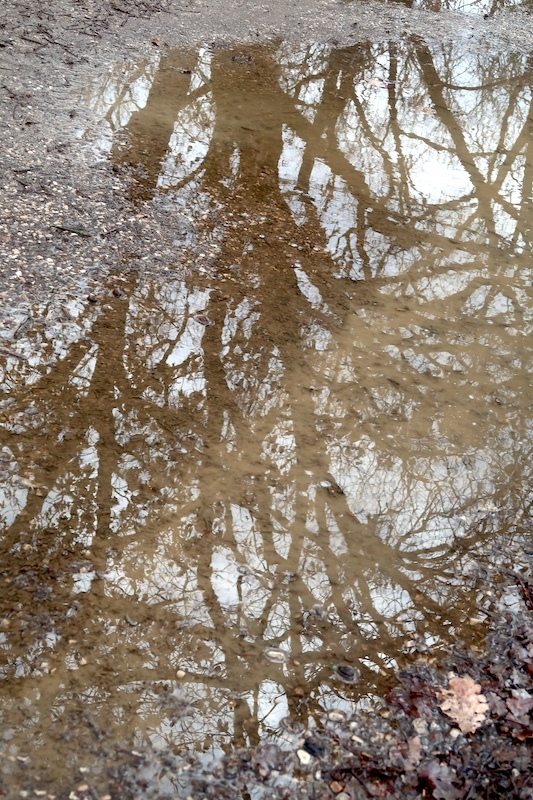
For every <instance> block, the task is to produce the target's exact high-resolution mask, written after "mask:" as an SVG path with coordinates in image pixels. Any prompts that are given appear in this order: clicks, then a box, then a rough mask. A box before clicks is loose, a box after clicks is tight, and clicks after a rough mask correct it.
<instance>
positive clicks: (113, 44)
mask: <svg viewBox="0 0 533 800" xmlns="http://www.w3.org/2000/svg"><path fill="white" fill-rule="evenodd" d="M0 14H1V17H0V92H1V97H2V103H1V105H0V129H1V139H2V164H3V170H2V177H1V180H2V193H1V197H0V218H1V221H2V225H1V226H0V259H1V263H2V269H1V271H0V298H1V300H2V304H1V311H0V325H1V326H2V327H1V328H0V344H1V345H2V346H3V347H6V348H10V346H11V345H10V343H11V342H12V341H13V338H14V337H15V338H16V333H17V330H18V329H19V326H20V323H21V320H23V319H24V318H25V317H26V311H27V309H28V308H30V307H31V306H32V304H34V303H36V302H51V301H54V300H56V299H57V300H58V301H59V300H60V299H61V297H62V296H63V295H65V294H66V293H67V292H68V293H71V294H72V293H74V294H76V295H77V296H79V297H80V298H82V299H83V300H84V302H87V303H90V302H92V300H93V299H94V295H96V296H98V293H99V292H100V291H103V290H104V288H105V286H106V282H107V281H108V278H109V276H110V275H112V274H114V273H116V272H117V271H119V270H127V269H136V268H142V269H144V270H154V271H157V270H164V269H165V268H166V267H167V266H168V265H170V264H172V263H173V260H174V257H175V248H174V245H173V242H174V240H175V238H176V231H177V230H178V229H180V227H181V226H182V225H183V224H184V219H180V217H179V215H178V214H176V213H173V214H170V213H167V212H165V209H164V207H155V206H146V207H143V209H142V211H139V209H138V208H134V207H132V205H131V204H130V202H129V200H128V198H127V195H126V190H125V188H124V186H123V183H122V182H121V180H120V179H119V177H118V176H117V175H116V174H115V173H114V172H113V170H112V168H111V165H108V164H107V163H105V162H100V163H98V164H96V165H94V163H93V161H92V160H91V159H90V158H88V157H87V158H85V159H84V149H83V146H82V145H81V146H80V142H79V138H78V131H79V130H80V128H82V127H83V125H82V123H83V122H84V121H86V120H87V119H88V118H89V111H88V110H87V109H84V108H79V107H77V106H76V105H75V104H74V102H73V96H74V93H73V91H72V89H73V87H75V86H76V85H81V84H82V83H83V81H85V80H86V76H87V75H88V74H90V73H91V70H94V69H96V68H101V66H102V64H105V63H109V64H111V63H115V62H116V61H117V59H120V58H123V59H131V60H136V59H137V60H138V59H142V58H143V57H145V56H146V55H147V54H149V53H150V52H152V51H153V49H154V48H158V49H160V48H165V47H167V46H169V47H180V46H181V47H187V46H189V45H190V46H192V45H194V44H195V43H198V42H200V41H205V42H211V41H213V40H237V41H243V42H244V41H249V40H250V39H253V40H254V41H258V40H259V41H260V40H265V39H277V38H286V39H291V40H310V39H313V40H322V41H324V40H334V41H335V42H338V43H339V44H343V43H350V42H352V43H353V42H356V41H360V40H366V39H370V40H382V39H383V38H387V39H389V40H394V39H401V38H402V37H405V36H413V35H416V36H418V37H421V38H423V39H426V40H428V41H431V40H444V39H449V38H453V37H457V36H461V37H463V38H465V39H467V40H469V41H471V46H472V48H473V49H478V48H481V49H487V48H493V47H494V48H506V47H513V48H514V49H517V50H520V51H522V52H531V53H532V54H533V20H532V17H531V15H529V14H528V13H526V12H525V11H520V10H516V11H502V12H498V13H497V14H495V15H494V16H490V17H488V18H487V19H485V18H484V17H483V16H482V15H479V16H471V17H468V16H462V15H459V14H454V13H448V14H435V13H433V12H429V11H423V10H416V9H415V10H413V9H409V8H407V7H404V6H402V5H395V4H385V3H373V2H366V1H363V0H362V1H361V2H357V3H345V2H337V1H336V0H308V2H305V3H304V2H301V0H300V2H294V3H291V4H287V3H286V2H285V1H284V0H269V2H268V4H267V3H264V4H261V5H259V4H254V3H250V2H234V3H228V2H227V0H225V1H224V2H222V0H207V2H202V1H201V0H198V1H196V0H191V2H185V0H184V1H183V2H176V1H175V0H161V1H160V2H159V3H156V2H154V3H152V2H145V1H144V0H116V2H113V0H110V1H109V2H108V1H107V0H84V2H76V0H57V1H56V2H53V3H48V4H43V3H40V2H39V3H37V2H36V0H8V2H6V3H4V4H3V6H2V10H1V12H0ZM61 226H63V227H64V226H67V227H69V226H76V227H78V228H79V229H80V230H84V231H88V232H90V233H91V236H90V237H84V236H83V235H79V236H69V237H65V236H62V235H61ZM155 242H156V243H157V247H155V245H154V243H155ZM155 250H156V251H157V253H156V254H155ZM124 253H127V254H128V258H127V259H125V257H124ZM509 593H511V594H513V597H514V602H513V604H512V605H511V606H509V604H507V603H506V598H508V597H509ZM483 613H484V614H485V616H486V617H488V618H489V629H490V633H489V636H488V638H487V646H486V650H485V651H484V652H476V653H473V652H468V651H464V652H461V651H458V652H455V653H452V654H450V657H449V659H448V662H447V663H445V664H434V663H432V660H431V657H430V656H428V654H424V656H423V659H422V660H419V661H417V662H416V663H415V664H413V665H412V667H410V668H409V669H408V670H406V671H405V672H403V673H401V674H400V675H399V677H398V685H397V687H396V688H394V689H393V690H392V691H391V692H390V693H389V695H388V696H387V697H386V698H384V699H383V704H382V706H381V708H380V713H379V714H378V715H375V714H373V715H368V714H360V715H358V716H357V717H352V718H346V717H344V716H343V715H342V714H340V713H339V714H338V715H337V716H334V715H332V714H330V715H329V718H328V719H325V720H324V723H323V727H322V728H320V729H317V730H312V731H306V730H299V729H298V728H295V730H294V731H291V734H292V735H293V742H294V746H293V748H292V749H287V750H281V749H279V748H278V747H277V746H276V745H273V744H268V743H267V744H262V745H259V746H258V747H256V748H250V749H247V750H242V751H238V752H235V753H232V754H230V755H227V756H226V757H225V758H224V759H222V760H221V761H220V762H219V763H217V764H214V765H213V764H205V763H204V762H202V761H201V760H200V759H199V758H198V757H196V756H189V755H187V754H181V755H179V756H177V755H176V754H174V753H171V752H168V753H165V752H159V753H157V754H154V753H151V752H146V751H132V750H131V749H128V748H124V749H123V750H117V749H114V750H111V751H109V750H106V747H105V742H104V743H101V744H99V743H96V744H95V748H99V756H100V758H101V761H102V764H103V765H104V772H105V779H106V784H107V786H108V790H107V792H108V793H107V794H102V792H101V790H100V788H98V787H93V786H92V785H91V782H90V780H89V779H87V780H86V781H85V780H79V781H78V785H77V786H72V785H71V786H68V787H59V788H58V790H57V791H56V792H55V794H53V795H52V794H48V795H47V796H48V797H49V798H52V797H54V798H57V799H58V800H60V798H69V800H77V798H79V797H80V798H81V797H93V798H96V797H100V798H102V800H103V798H104V797H107V798H108V800H110V799H111V798H112V800H115V799H116V800H119V798H123V799H124V800H126V799H127V798H140V797H143V798H163V797H176V796H180V797H192V798H195V800H196V798H204V797H205V798H211V797H213V798H214V797H217V798H238V797H246V798H254V800H259V799H260V798H265V799H266V798H285V797H289V796H290V797H294V798H296V797H300V798H328V797H332V798H333V797H337V799H338V800H359V798H367V797H376V798H397V797H398V798H399V797H405V798H418V797H420V798H423V797H426V798H431V797H433V798H436V800H459V798H465V800H466V799H468V800H474V798H487V799H488V798H496V797H498V798H520V800H533V766H532V763H531V760H532V756H531V741H532V739H533V721H532V715H531V712H532V709H533V597H532V587H531V585H530V584H529V583H528V581H527V578H526V577H524V576H523V575H518V574H516V575H507V576H503V579H502V582H501V584H500V591H499V593H497V594H496V595H495V597H494V602H493V605H492V606H491V607H487V608H486V609H484V611H483ZM457 677H460V678H463V679H464V678H470V679H471V683H469V684H468V683H462V684H457V683H455V684H454V683H453V681H454V680H456V679H457ZM454 687H456V688H455V689H454ZM473 687H475V688H473ZM461 691H463V696H462V699H458V695H459V694H460V692H461ZM454 704H455V705H454ZM446 708H447V709H448V712H449V713H448V712H447V711H446V710H445V709H446ZM454 709H455V710H454ZM2 781H3V782H1V783H0V796H4V797H35V796H39V795H40V792H39V791H38V790H35V787H33V786H32V779H31V771H30V772H29V771H28V767H26V766H25V765H24V764H23V763H15V762H14V763H13V764H12V765H11V766H10V767H9V769H8V770H7V771H6V772H5V774H4V776H3V778H2ZM176 786H179V790H178V789H177V788H176ZM45 794H46V793H45Z"/></svg>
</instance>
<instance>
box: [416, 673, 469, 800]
mask: <svg viewBox="0 0 533 800" xmlns="http://www.w3.org/2000/svg"><path fill="white" fill-rule="evenodd" d="M455 680H458V679H455ZM418 777H419V778H422V779H423V780H425V781H426V782H427V784H428V785H429V787H430V789H431V790H432V794H433V797H434V798H435V800H458V799H459V797H461V796H462V792H460V791H459V790H458V789H457V788H456V787H455V786H454V785H453V783H452V780H453V779H454V778H455V777H456V776H455V772H454V771H453V770H452V769H450V767H447V766H446V764H441V763H440V762H439V761H437V759H433V761H430V762H429V763H428V764H426V766H425V767H424V769H422V770H420V772H419V773H418Z"/></svg>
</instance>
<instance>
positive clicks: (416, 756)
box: [407, 736, 422, 769]
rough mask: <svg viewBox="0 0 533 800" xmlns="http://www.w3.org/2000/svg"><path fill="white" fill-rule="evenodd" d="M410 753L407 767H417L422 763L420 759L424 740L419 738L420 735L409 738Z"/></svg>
mask: <svg viewBox="0 0 533 800" xmlns="http://www.w3.org/2000/svg"><path fill="white" fill-rule="evenodd" d="M408 744H409V753H408V762H409V763H408V766H407V769H410V768H412V767H416V766H417V764H420V759H421V757H422V742H421V741H420V739H419V738H418V736H413V738H412V739H409V742H408Z"/></svg>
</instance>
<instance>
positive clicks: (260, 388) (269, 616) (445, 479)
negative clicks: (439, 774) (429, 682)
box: [0, 42, 532, 760]
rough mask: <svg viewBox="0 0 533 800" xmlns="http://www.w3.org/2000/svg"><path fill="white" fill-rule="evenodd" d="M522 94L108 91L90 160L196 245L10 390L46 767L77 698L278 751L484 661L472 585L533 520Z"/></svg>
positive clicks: (239, 56)
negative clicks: (414, 658)
mask: <svg viewBox="0 0 533 800" xmlns="http://www.w3.org/2000/svg"><path fill="white" fill-rule="evenodd" d="M124 75H126V77H124ZM530 78H531V65H530V63H529V62H528V61H527V59H526V58H525V57H523V56H521V55H520V54H510V55H509V54H507V55H502V54H496V55H490V54H486V53H471V52H470V53H469V52H467V51H466V50H465V49H464V47H463V46H462V45H461V44H460V43H456V44H453V45H443V46H442V47H440V48H437V47H434V48H428V47H427V46H425V45H422V44H420V43H417V42H414V43H406V44H404V45H402V46H399V45H380V46H378V45H370V44H368V45H357V46H354V47H351V48H346V49H344V50H343V49H335V48H333V47H331V46H322V45H312V46H309V47H304V46H300V47H297V46H295V45H289V44H287V43H283V44H281V45H279V46H277V47H276V48H271V47H270V48H269V47H265V46H255V47H252V48H249V49H247V50H243V49H242V48H241V49H234V50H229V49H217V48H203V49H202V50H200V52H199V53H197V54H192V53H177V54H176V53H168V54H166V55H164V56H162V57H161V59H160V60H159V62H158V63H156V62H153V63H150V64H145V65H140V66H137V65H136V66H134V67H132V68H131V70H129V71H128V70H126V72H125V73H124V72H123V73H121V75H120V76H119V77H117V76H113V75H107V76H106V75H104V76H101V79H100V80H99V81H98V80H95V81H93V83H92V84H91V86H90V87H89V89H88V91H90V97H88V98H86V100H87V102H89V103H90V105H91V107H92V108H93V109H95V110H96V111H97V112H98V114H99V118H98V123H97V124H96V126H95V128H94V129H93V130H92V131H88V132H87V136H88V138H90V140H91V141H92V144H93V146H94V149H95V152H97V153H102V152H107V153H109V154H110V157H111V158H112V159H113V162H114V164H115V165H116V167H117V169H118V170H119V171H124V170H125V171H128V165H133V166H134V171H133V173H128V174H129V179H130V181H131V183H130V191H131V199H132V201H133V202H135V203H137V204H139V203H142V202H146V201H148V200H151V199H153V198H155V200H153V202H164V203H165V204H167V205H168V206H169V207H171V208H174V209H175V210H176V213H180V214H181V215H186V217H187V218H188V224H187V227H186V229H185V230H184V234H183V237H182V239H181V240H180V241H179V243H177V249H176V262H177V263H176V270H175V272H174V273H167V274H165V275H161V276H159V277H154V276H153V275H152V276H143V275H142V274H141V275H139V276H138V277H137V278H136V279H131V280H129V281H125V282H123V284H122V288H121V291H120V292H116V293H115V294H114V295H112V296H110V298H109V301H108V302H106V304H105V305H104V306H103V307H102V308H101V309H93V310H92V311H91V312H90V313H89V312H88V313H89V315H88V316H86V317H83V316H82V315H81V312H80V311H77V312H76V313H74V311H75V310H74V311H73V313H72V314H70V315H69V318H66V319H65V321H64V323H63V327H62V331H63V332H62V334H61V335H62V336H63V337H64V339H63V345H61V347H60V346H59V345H58V346H57V350H56V352H55V353H54V354H53V355H52V357H51V358H50V359H49V360H48V361H47V362H46V363H44V362H43V363H39V362H35V363H32V364H30V363H27V362H21V361H19V362H16V361H14V360H13V359H12V360H10V361H8V364H7V367H6V368H5V370H4V372H3V375H2V382H3V388H4V390H5V391H6V392H7V391H11V392H12V393H13V400H12V402H10V403H9V404H4V406H3V409H2V410H3V421H2V439H3V441H2V462H1V466H2V470H3V473H4V490H3V491H4V494H3V505H2V519H3V521H4V532H3V535H2V540H1V552H2V556H3V558H2V563H3V564H4V568H3V575H4V579H5V581H6V585H7V586H8V587H9V594H8V595H3V602H4V603H5V608H4V609H3V611H2V613H3V614H4V615H5V619H6V620H7V622H6V625H5V627H4V629H3V631H2V633H1V638H0V646H1V647H2V649H3V652H4V655H5V662H6V667H5V668H3V675H4V677H5V680H6V681H8V683H9V685H10V686H11V688H12V700H11V701H10V702H9V701H5V702H4V704H3V707H2V712H3V714H4V716H5V719H6V721H7V722H8V723H10V721H11V722H12V724H13V726H14V728H20V725H21V722H20V720H19V716H18V715H19V704H20V702H21V699H22V698H23V697H24V696H25V692H27V691H29V689H28V688H27V687H30V686H31V687H34V686H37V685H38V684H37V683H36V682H37V681H39V680H41V681H46V687H47V690H46V692H44V693H42V694H38V693H36V695H35V699H34V705H33V709H34V712H33V713H34V716H33V718H32V720H31V723H30V722H26V723H25V725H26V735H27V733H28V730H31V732H32V737H33V739H32V741H33V747H34V748H36V749H39V748H41V750H42V748H44V747H45V746H44V745H43V744H42V741H41V740H40V739H39V732H40V731H42V730H43V729H44V728H46V727H47V726H48V725H49V724H50V719H52V720H57V719H59V718H60V717H62V716H63V715H64V714H65V713H66V710H67V709H68V710H69V713H73V709H74V707H75V706H76V702H77V701H78V699H79V698H80V697H83V703H84V711H83V714H84V718H85V719H90V721H91V722H90V724H91V725H92V726H95V728H97V729H98V730H100V731H105V730H113V731H114V733H116V735H117V736H120V735H123V736H126V737H127V736H128V734H129V733H131V731H132V729H135V730H136V731H137V735H138V736H140V737H144V738H145V739H146V740H148V739H149V740H151V741H152V743H153V744H154V746H159V745H160V744H161V743H164V744H165V745H166V746H174V745H179V746H185V745H190V746H191V747H197V748H200V749H202V748H203V749H209V748H211V747H225V746H228V745H229V743H231V742H237V743H239V742H240V743H242V742H244V741H250V742H256V741H259V739H260V738H261V737H263V736H266V735H268V734H270V733H272V732H277V734H278V735H280V736H282V735H283V734H282V733H281V732H282V727H281V721H282V719H283V718H284V717H286V716H287V715H291V716H293V717H295V718H299V719H301V720H302V722H303V723H307V722H308V720H309V718H310V717H311V716H315V715H317V714H319V713H320V711H322V710H324V709H327V708H330V707H332V706H338V705H339V704H345V705H347V706H350V704H353V703H364V702H365V698H367V697H369V696H371V695H372V694H373V693H375V692H379V691H380V690H381V688H382V687H383V686H384V685H385V683H386V682H387V680H388V679H389V676H390V674H391V672H392V671H393V670H394V668H395V667H396V665H397V663H398V661H399V660H401V659H403V658H405V656H406V654H408V653H410V652H413V651H414V649H416V648H419V649H420V648H422V649H423V648H424V647H425V648H427V647H431V648H432V650H433V651H434V652H435V653H439V652H442V650H444V649H446V647H448V646H449V643H450V642H452V641H454V640H456V639H457V638H458V637H465V636H469V635H471V636H473V637H474V638H475V636H476V634H475V631H474V630H473V629H470V628H468V629H467V630H466V632H465V621H466V620H467V619H468V618H469V617H470V616H472V614H473V613H474V612H475V608H476V605H478V604H480V603H482V601H483V594H482V588H481V587H480V585H479V583H478V581H477V575H478V573H477V568H476V565H475V561H476V559H479V558H481V559H485V560H486V559H487V558H488V557H489V554H490V553H494V552H497V547H498V545H499V543H500V542H506V543H507V545H509V543H510V542H515V544H516V547H518V546H519V543H520V541H521V535H522V534H523V532H524V530H525V528H526V527H527V516H528V514H529V510H530V499H531V498H530V497H529V496H527V495H526V492H525V491H524V490H523V487H524V486H526V485H527V484H528V481H530V478H531V476H530V464H531V458H530V455H531V453H530V451H531V431H530V429H529V428H528V423H527V410H528V403H527V392H526V386H527V375H528V373H529V371H530V370H531V354H530V351H528V350H527V349H526V344H525V343H526V337H527V334H528V333H529V332H530V329H531V300H530V297H529V296H528V294H527V287H528V282H529V281H530V274H529V273H528V267H527V264H526V255H527V254H526V243H527V232H528V231H529V230H530V218H529V217H528V212H527V201H528V193H529V192H530V190H531V169H532V159H531V149H530V148H531V145H530V138H528V131H529V130H530V126H531V103H532V96H531V80H530ZM529 213H530V212H529ZM269 654H270V655H269ZM339 664H343V665H347V666H349V667H351V669H352V670H353V676H354V678H353V681H351V680H350V681H343V680H341V679H340V678H339V673H338V672H336V670H335V667H336V666H337V665H339ZM37 695H38V696H37ZM50 715H51V717H50ZM14 746H15V745H14ZM43 752H44V750H43ZM49 756H50V754H49ZM50 757H51V758H52V760H54V758H55V759H56V760H57V756H53V755H52V756H50Z"/></svg>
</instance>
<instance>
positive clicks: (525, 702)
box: [507, 689, 533, 723]
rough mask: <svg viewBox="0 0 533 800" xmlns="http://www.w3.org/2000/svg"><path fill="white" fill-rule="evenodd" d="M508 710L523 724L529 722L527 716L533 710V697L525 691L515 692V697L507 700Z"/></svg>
mask: <svg viewBox="0 0 533 800" xmlns="http://www.w3.org/2000/svg"><path fill="white" fill-rule="evenodd" d="M507 708H508V709H509V711H510V712H511V714H512V715H513V716H514V717H516V718H517V719H518V720H520V721H521V722H524V723H526V722H529V720H528V719H527V718H526V714H529V712H530V711H531V709H532V708H533V697H532V696H531V695H530V694H529V692H526V691H525V690H523V689H522V690H520V689H519V690H516V689H515V690H513V697H509V699H508V700H507Z"/></svg>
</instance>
